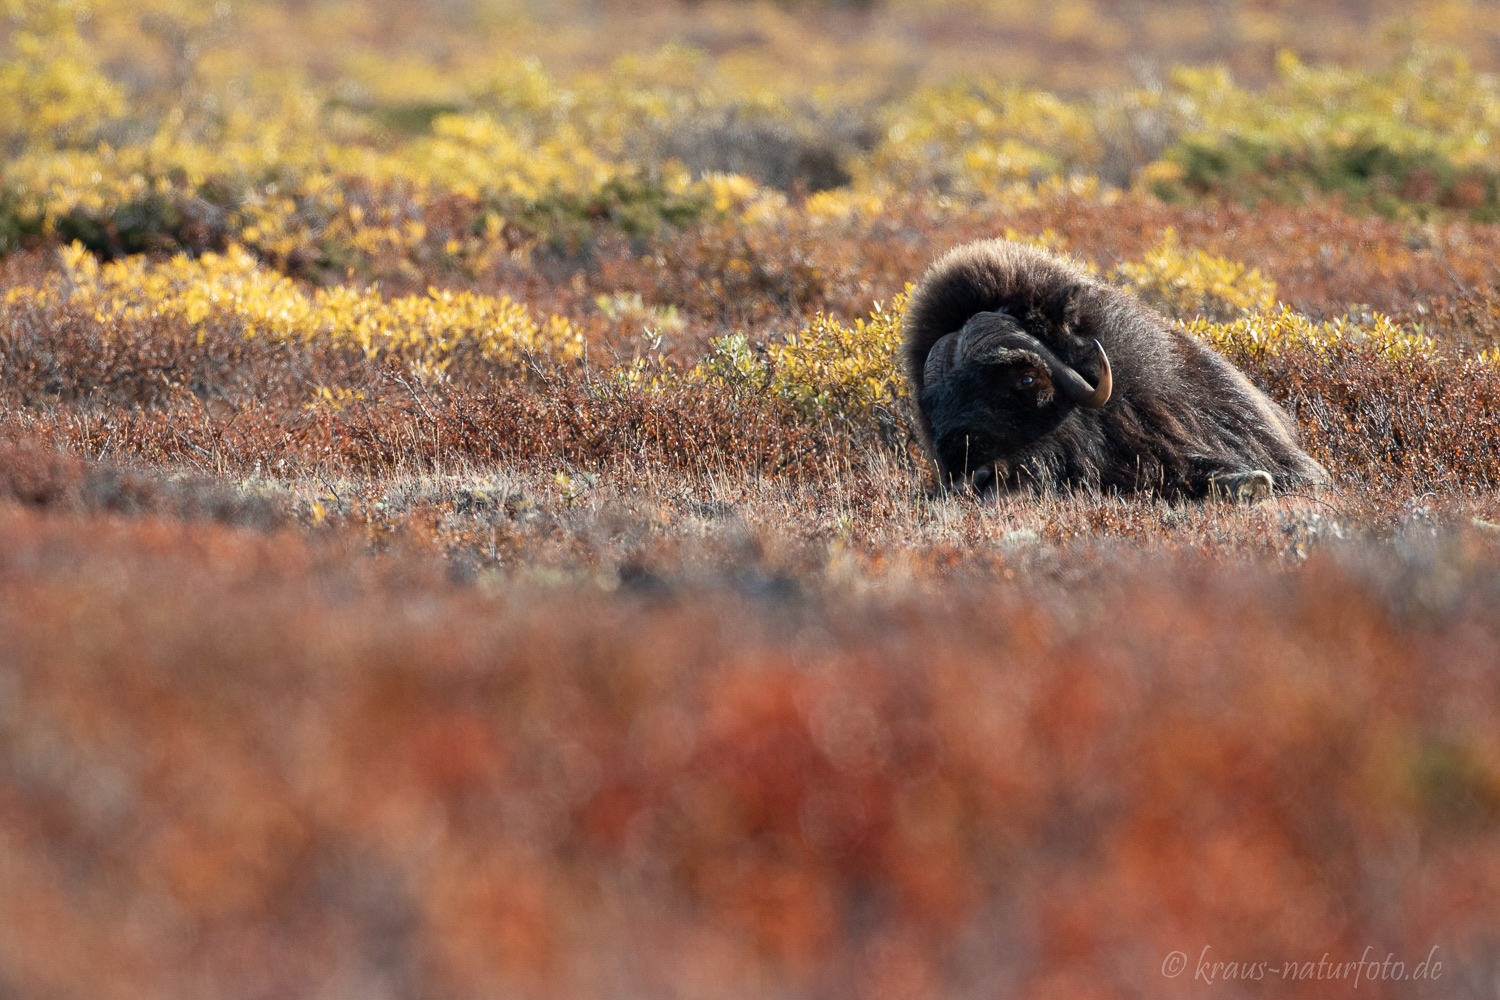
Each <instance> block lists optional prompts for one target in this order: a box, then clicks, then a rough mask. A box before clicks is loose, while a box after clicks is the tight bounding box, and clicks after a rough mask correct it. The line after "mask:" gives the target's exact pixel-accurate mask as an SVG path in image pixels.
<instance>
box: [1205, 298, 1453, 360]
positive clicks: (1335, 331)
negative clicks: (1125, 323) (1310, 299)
mask: <svg viewBox="0 0 1500 1000" xmlns="http://www.w3.org/2000/svg"><path fill="white" fill-rule="evenodd" d="M1183 329H1185V330H1186V331H1187V332H1188V333H1190V334H1192V335H1193V336H1195V337H1197V338H1199V339H1200V340H1203V341H1206V342H1207V343H1208V344H1210V345H1211V346H1213V347H1214V348H1215V349H1217V350H1220V351H1225V352H1234V353H1241V352H1246V351H1248V352H1253V353H1261V354H1277V353H1280V352H1281V351H1284V350H1288V349H1301V350H1313V351H1326V350H1327V349H1329V348H1330V347H1332V346H1334V345H1336V344H1339V343H1351V344H1367V345H1369V346H1372V347H1374V348H1375V349H1376V350H1378V351H1379V352H1380V353H1381V354H1384V355H1385V356H1387V357H1390V358H1401V357H1407V356H1412V355H1416V356H1424V357H1426V356H1432V355H1434V354H1437V353H1438V349H1437V344H1436V343H1435V342H1434V341H1433V340H1432V338H1431V337H1428V336H1425V335H1424V334H1421V333H1418V332H1416V331H1414V330H1411V329H1408V328H1404V327H1402V326H1400V325H1399V324H1397V323H1396V322H1395V321H1394V320H1392V319H1391V318H1390V317H1389V316H1385V315H1382V314H1380V313H1373V314H1371V315H1369V316H1366V317H1353V316H1342V317H1339V318H1337V319H1332V320H1328V321H1326V322H1320V321H1318V320H1314V319H1311V318H1309V317H1307V316H1304V315H1303V314H1302V313H1299V312H1297V311H1296V310H1294V309H1292V308H1291V307H1289V306H1286V305H1282V306H1279V307H1277V308H1275V309H1267V310H1256V311H1254V312H1248V313H1246V314H1245V315H1243V316H1241V317H1240V318H1238V319H1235V320H1233V321H1231V322H1228V323H1215V322H1213V321H1211V320H1209V319H1206V318H1204V317H1198V318H1196V319H1193V320H1191V321H1189V322H1187V323H1185V324H1184V325H1183Z"/></svg>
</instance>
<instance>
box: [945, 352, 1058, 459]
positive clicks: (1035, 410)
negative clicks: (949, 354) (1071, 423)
mask: <svg viewBox="0 0 1500 1000" xmlns="http://www.w3.org/2000/svg"><path fill="white" fill-rule="evenodd" d="M918 404H919V405H920V406H921V407H922V412H923V413H925V414H926V415H927V419H928V420H929V421H931V422H932V432H933V448H934V450H935V451H936V453H937V459H938V464H939V466H940V474H941V476H942V479H943V481H944V483H945V485H947V484H951V485H955V486H956V485H959V484H961V483H966V482H968V481H970V479H971V477H972V479H973V481H974V483H975V485H976V486H980V487H984V486H987V485H989V484H990V483H991V482H992V481H993V475H992V471H993V470H992V467H993V466H994V465H995V464H996V463H997V462H1000V461H1003V460H1004V459H1006V458H1009V457H1010V456H1012V455H1014V454H1016V453H1017V452H1019V451H1021V450H1022V449H1024V448H1026V447H1027V446H1028V445H1031V444H1033V443H1034V442H1036V441H1037V440H1038V439H1039V438H1041V437H1042V436H1043V435H1045V434H1047V433H1049V432H1050V431H1052V430H1053V429H1054V428H1056V427H1057V425H1058V424H1060V423H1062V421H1063V418H1065V417H1066V416H1067V415H1068V414H1069V413H1070V412H1072V410H1073V404H1072V403H1071V402H1069V401H1068V400H1066V399H1064V398H1062V396H1061V394H1059V393H1058V392H1057V391H1056V389H1055V387H1054V386H1053V384H1052V379H1051V377H1050V375H1049V373H1048V369H1047V366H1046V364H1045V362H1043V361H1042V359H1041V357H1039V356H1038V355H1036V354H1033V353H1031V352H1029V351H1022V350H999V351H995V352H992V353H991V354H989V355H986V356H981V357H979V358H975V359H972V360H969V361H965V362H963V363H961V364H959V365H958V366H957V367H955V368H954V369H953V370H952V371H950V372H948V373H947V375H946V376H945V377H944V378H943V379H942V380H941V381H939V382H937V383H936V384H933V385H929V386H927V387H926V388H924V389H923V390H922V394H921V396H920V397H919V399H918ZM1001 474H1002V475H1003V471H1002V473H1001Z"/></svg>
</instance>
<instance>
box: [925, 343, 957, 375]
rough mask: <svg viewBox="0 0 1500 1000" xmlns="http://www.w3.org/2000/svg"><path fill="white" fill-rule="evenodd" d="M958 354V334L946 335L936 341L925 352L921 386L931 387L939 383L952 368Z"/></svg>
mask: <svg viewBox="0 0 1500 1000" xmlns="http://www.w3.org/2000/svg"><path fill="white" fill-rule="evenodd" d="M957 354H958V333H957V332H954V333H948V334H944V335H943V336H941V337H939V338H938V339H937V343H935V344H933V345H932V348H931V349H930V350H929V351H928V352H927V363H926V364H925V365H923V366H922V384H923V385H933V384H935V383H938V382H941V381H942V380H943V376H944V375H947V374H948V370H949V369H950V368H952V367H953V362H954V359H955V356H956V355H957Z"/></svg>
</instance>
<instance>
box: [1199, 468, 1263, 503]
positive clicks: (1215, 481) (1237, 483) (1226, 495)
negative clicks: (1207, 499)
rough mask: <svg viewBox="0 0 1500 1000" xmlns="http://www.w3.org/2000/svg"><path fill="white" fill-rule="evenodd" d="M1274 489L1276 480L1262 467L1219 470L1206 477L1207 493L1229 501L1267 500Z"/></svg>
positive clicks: (1249, 501) (1251, 501)
mask: <svg viewBox="0 0 1500 1000" xmlns="http://www.w3.org/2000/svg"><path fill="white" fill-rule="evenodd" d="M1275 490H1276V480H1275V478H1274V477H1273V476H1272V475H1271V474H1270V473H1269V472H1266V471H1264V470H1263V469H1250V470H1248V471H1240V472H1221V473H1219V474H1218V475H1214V476H1209V477H1208V493H1209V496H1212V497H1222V498H1223V499H1226V500H1228V501H1230V502H1231V503H1255V502H1256V501H1257V500H1269V499H1270V498H1271V494H1272V493H1274V492H1275Z"/></svg>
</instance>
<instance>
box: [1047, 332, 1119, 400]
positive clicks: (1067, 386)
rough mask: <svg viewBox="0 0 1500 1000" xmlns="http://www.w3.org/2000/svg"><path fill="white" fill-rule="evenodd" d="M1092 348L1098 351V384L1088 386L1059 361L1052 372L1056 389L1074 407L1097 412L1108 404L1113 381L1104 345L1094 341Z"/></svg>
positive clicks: (1078, 375)
mask: <svg viewBox="0 0 1500 1000" xmlns="http://www.w3.org/2000/svg"><path fill="white" fill-rule="evenodd" d="M1094 347H1096V348H1097V349H1098V351H1099V384H1098V385H1089V384H1088V382H1087V381H1086V380H1085V379H1084V377H1083V376H1082V375H1080V374H1078V373H1077V372H1075V371H1074V370H1073V369H1072V368H1071V367H1069V366H1068V365H1067V364H1065V363H1063V362H1061V361H1059V362H1058V364H1057V368H1056V370H1055V371H1054V372H1053V374H1054V376H1055V377H1056V380H1057V385H1058V388H1060V389H1061V390H1062V391H1063V394H1064V395H1065V396H1067V397H1068V399H1070V400H1072V401H1073V404H1074V405H1075V406H1081V407H1083V408H1084V409H1086V410H1097V409H1099V407H1101V406H1103V405H1104V404H1105V403H1107V402H1109V394H1110V392H1111V391H1113V389H1114V379H1113V377H1112V376H1111V375H1110V370H1109V355H1108V354H1105V353H1104V345H1103V344H1101V343H1099V341H1097V340H1096V341H1094Z"/></svg>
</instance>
